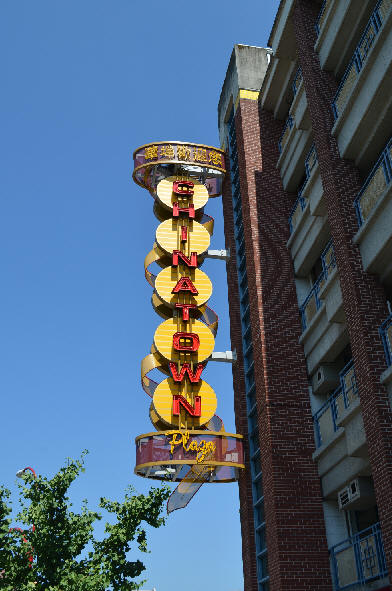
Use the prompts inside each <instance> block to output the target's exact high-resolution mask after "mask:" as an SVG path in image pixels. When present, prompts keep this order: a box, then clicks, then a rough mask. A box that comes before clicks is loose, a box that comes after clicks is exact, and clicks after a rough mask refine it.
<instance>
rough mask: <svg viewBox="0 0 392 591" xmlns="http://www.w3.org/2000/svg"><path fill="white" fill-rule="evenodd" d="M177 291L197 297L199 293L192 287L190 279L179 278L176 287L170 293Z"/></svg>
mask: <svg viewBox="0 0 392 591" xmlns="http://www.w3.org/2000/svg"><path fill="white" fill-rule="evenodd" d="M179 291H190V292H191V293H192V294H193V295H197V294H198V293H199V292H198V291H197V289H196V287H195V286H194V285H193V283H192V280H191V278H190V277H180V278H179V280H178V282H177V285H176V286H175V287H173V289H172V293H178V292H179Z"/></svg>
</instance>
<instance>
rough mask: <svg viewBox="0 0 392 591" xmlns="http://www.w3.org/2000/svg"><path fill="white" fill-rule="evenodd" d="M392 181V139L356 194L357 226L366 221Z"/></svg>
mask: <svg viewBox="0 0 392 591" xmlns="http://www.w3.org/2000/svg"><path fill="white" fill-rule="evenodd" d="M391 180H392V138H391V139H390V140H389V142H388V144H387V147H386V148H385V149H384V150H383V152H382V154H381V156H380V158H379V159H378V160H377V162H376V164H375V166H374V167H373V170H372V171H371V173H370V174H369V176H368V178H367V179H366V181H365V183H364V185H363V187H362V189H361V190H360V192H359V193H358V195H357V197H356V199H355V201H354V206H355V210H356V212H357V217H358V224H359V225H360V226H362V224H363V223H364V222H366V220H367V219H368V217H369V216H370V214H371V212H372V211H373V209H374V207H375V206H376V205H377V203H378V201H379V199H380V197H381V195H382V194H383V193H384V191H385V190H386V188H387V187H388V186H389V185H390V183H391Z"/></svg>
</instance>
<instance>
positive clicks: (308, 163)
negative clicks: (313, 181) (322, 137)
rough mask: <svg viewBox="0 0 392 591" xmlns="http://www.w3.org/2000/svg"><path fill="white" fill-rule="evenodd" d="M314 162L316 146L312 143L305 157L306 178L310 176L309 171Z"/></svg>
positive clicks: (315, 159)
mask: <svg viewBox="0 0 392 591" xmlns="http://www.w3.org/2000/svg"><path fill="white" fill-rule="evenodd" d="M316 162H317V152H316V146H315V145H314V144H312V145H311V147H310V150H309V152H308V154H307V156H306V158H305V172H306V180H307V179H308V178H309V177H310V173H311V172H312V170H313V168H314V167H315V165H316Z"/></svg>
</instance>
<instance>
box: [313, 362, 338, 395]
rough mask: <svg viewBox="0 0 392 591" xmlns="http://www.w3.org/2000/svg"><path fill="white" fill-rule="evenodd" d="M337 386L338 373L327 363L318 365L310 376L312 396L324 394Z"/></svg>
mask: <svg viewBox="0 0 392 591" xmlns="http://www.w3.org/2000/svg"><path fill="white" fill-rule="evenodd" d="M338 385H339V373H338V372H337V370H336V369H335V368H334V367H333V366H332V365H328V364H327V363H323V364H322V365H319V366H318V368H317V369H316V372H315V373H314V374H313V376H312V389H313V394H326V393H327V392H329V391H330V390H334V389H335V388H336V387H337V386H338Z"/></svg>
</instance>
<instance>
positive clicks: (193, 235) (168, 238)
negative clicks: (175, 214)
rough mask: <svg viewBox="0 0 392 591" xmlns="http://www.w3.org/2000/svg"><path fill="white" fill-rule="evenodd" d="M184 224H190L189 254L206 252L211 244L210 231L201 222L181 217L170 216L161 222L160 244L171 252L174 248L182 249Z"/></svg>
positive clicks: (159, 227)
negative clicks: (182, 228)
mask: <svg viewBox="0 0 392 591" xmlns="http://www.w3.org/2000/svg"><path fill="white" fill-rule="evenodd" d="M185 222H186V223H185ZM188 224H189V226H188ZM182 225H187V226H188V240H187V243H186V249H187V250H186V251H185V252H187V253H189V256H190V253H191V252H197V254H202V253H203V252H205V251H206V250H207V249H208V247H209V246H210V235H209V233H208V231H207V230H206V229H205V227H204V226H202V224H199V222H195V221H194V220H182V219H180V218H170V219H169V220H166V221H165V222H162V223H161V224H159V226H158V228H157V232H156V241H157V243H158V246H159V247H160V248H162V249H163V250H164V251H166V252H168V253H169V254H172V252H173V250H181V248H182V245H183V243H181V226H182ZM180 262H181V261H180Z"/></svg>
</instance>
